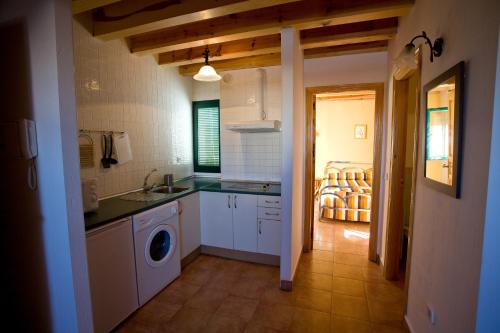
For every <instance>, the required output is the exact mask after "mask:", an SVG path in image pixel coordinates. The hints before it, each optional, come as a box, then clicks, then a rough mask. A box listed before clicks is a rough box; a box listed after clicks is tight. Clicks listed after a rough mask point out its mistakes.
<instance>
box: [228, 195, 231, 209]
mask: <svg viewBox="0 0 500 333" xmlns="http://www.w3.org/2000/svg"><path fill="white" fill-rule="evenodd" d="M227 208H231V196H230V195H228V196H227Z"/></svg>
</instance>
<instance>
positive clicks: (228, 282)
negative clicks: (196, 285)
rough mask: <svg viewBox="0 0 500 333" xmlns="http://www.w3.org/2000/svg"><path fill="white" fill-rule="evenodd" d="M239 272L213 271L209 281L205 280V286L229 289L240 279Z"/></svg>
mask: <svg viewBox="0 0 500 333" xmlns="http://www.w3.org/2000/svg"><path fill="white" fill-rule="evenodd" d="M240 277H241V274H235V273H228V272H214V275H213V276H212V277H211V279H210V281H208V282H207V284H206V287H207V288H214V289H222V290H228V291H229V290H231V288H232V287H233V285H234V284H235V283H236V282H238V281H239V280H240Z"/></svg>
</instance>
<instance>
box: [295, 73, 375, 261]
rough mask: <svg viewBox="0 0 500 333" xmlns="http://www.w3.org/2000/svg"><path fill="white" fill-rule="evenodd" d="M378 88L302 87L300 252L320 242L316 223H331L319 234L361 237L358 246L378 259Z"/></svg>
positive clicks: (373, 85) (365, 85) (372, 85)
mask: <svg viewBox="0 0 500 333" xmlns="http://www.w3.org/2000/svg"><path fill="white" fill-rule="evenodd" d="M383 89H384V85H383V83H370V84H352V85H340V86H327V87H314V88H307V89H306V103H307V110H306V184H305V185H306V186H305V187H306V189H305V190H306V193H305V197H306V211H305V224H304V251H305V252H308V251H310V250H312V249H313V247H314V244H316V247H318V246H321V243H319V242H318V243H314V239H315V229H318V228H322V227H323V226H326V225H330V226H333V228H331V230H329V231H324V230H323V231H324V232H322V235H326V236H325V237H330V240H331V241H333V238H334V237H335V236H334V235H335V234H339V233H340V234H342V237H343V238H349V237H351V239H361V241H360V242H361V243H365V244H366V243H367V244H366V245H367V246H366V247H365V249H363V247H358V248H357V250H358V251H359V250H360V249H361V250H362V251H363V252H364V253H366V252H368V258H369V259H370V260H371V261H374V262H376V261H377V260H378V257H377V234H378V212H379V205H378V201H379V191H380V169H381V154H382V151H381V148H382V112H383V109H382V108H383V94H384V92H383ZM370 108H371V110H369V109H370ZM363 110H365V111H363ZM363 112H365V113H366V116H367V117H365V118H364V119H365V120H363V118H359V117H363ZM370 113H371V117H370V116H368V114H370ZM355 114H357V115H358V117H357V118H356V117H355V116H354V115H355ZM319 121H321V124H320V123H319ZM325 122H326V123H325ZM319 145H321V146H319ZM361 146H363V147H365V149H364V150H359V149H357V148H359V147H361ZM354 147H357V148H356V149H355V148H354ZM354 150H357V153H355V154H352V153H353V151H354ZM356 154H357V155H356ZM335 226H339V227H337V228H336V227H335ZM347 226H349V227H348V228H346V227H347ZM315 227H316V228H315ZM367 238H369V239H367ZM320 240H321V237H318V241H320ZM362 240H364V242H363V241H362ZM337 244H338V245H339V246H342V244H341V242H337ZM344 244H349V243H344ZM350 244H352V243H350ZM345 246H349V245H345Z"/></svg>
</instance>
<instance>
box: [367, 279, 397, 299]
mask: <svg viewBox="0 0 500 333" xmlns="http://www.w3.org/2000/svg"><path fill="white" fill-rule="evenodd" d="M365 291H366V297H367V298H368V299H376V300H379V301H385V302H392V303H396V302H399V303H401V302H403V297H404V295H403V289H401V288H400V287H398V286H395V285H393V284H390V283H389V282H386V283H376V282H365Z"/></svg>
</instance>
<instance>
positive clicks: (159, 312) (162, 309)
mask: <svg viewBox="0 0 500 333" xmlns="http://www.w3.org/2000/svg"><path fill="white" fill-rule="evenodd" d="M181 307H182V305H180V304H171V303H162V302H159V301H158V300H156V299H152V300H151V301H149V302H148V303H146V304H145V305H144V306H143V307H142V308H140V309H138V310H137V311H136V312H135V313H134V314H133V315H132V317H131V319H132V321H135V322H138V323H142V324H143V325H144V326H147V327H151V328H157V327H158V326H159V325H160V324H161V323H164V322H167V321H169V320H170V319H172V317H173V316H174V315H175V314H176V313H177V311H179V310H180V309H181Z"/></svg>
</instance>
